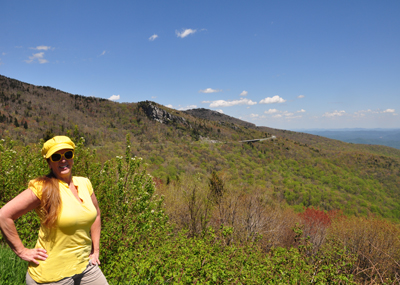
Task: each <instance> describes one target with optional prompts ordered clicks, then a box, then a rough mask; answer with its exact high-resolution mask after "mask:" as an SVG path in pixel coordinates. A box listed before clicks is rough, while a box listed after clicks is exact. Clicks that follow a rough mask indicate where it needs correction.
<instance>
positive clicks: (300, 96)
mask: <svg viewBox="0 0 400 285" xmlns="http://www.w3.org/2000/svg"><path fill="white" fill-rule="evenodd" d="M304 97H306V96H304V95H299V96H297V98H299V99H302V98H304Z"/></svg>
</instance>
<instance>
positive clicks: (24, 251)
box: [0, 136, 108, 285]
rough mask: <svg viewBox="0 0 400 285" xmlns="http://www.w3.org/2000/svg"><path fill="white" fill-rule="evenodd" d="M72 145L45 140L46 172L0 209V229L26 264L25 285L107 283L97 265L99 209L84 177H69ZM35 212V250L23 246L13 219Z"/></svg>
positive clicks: (63, 139)
mask: <svg viewBox="0 0 400 285" xmlns="http://www.w3.org/2000/svg"><path fill="white" fill-rule="evenodd" d="M74 149H75V144H74V143H73V142H72V141H71V140H70V139H69V138H68V137H66V136H56V137H54V138H52V139H50V140H48V141H47V142H46V143H45V144H44V145H43V148H42V155H43V157H44V159H46V160H47V163H48V165H49V167H50V173H49V174H48V175H46V176H44V177H40V178H37V179H35V180H32V181H30V182H29V185H28V189H26V190H25V191H23V192H22V193H21V194H19V195H18V196H17V197H15V198H14V199H13V200H11V201H10V202H8V203H7V204H6V205H4V207H3V208H1V209H0V227H1V230H2V232H3V235H4V236H5V238H6V241H7V243H8V244H9V245H10V247H11V249H12V250H13V251H14V252H15V253H16V254H17V255H18V256H19V257H20V258H22V259H23V260H26V261H28V262H29V266H28V272H27V274H26V283H27V284H28V285H30V284H41V283H46V284H75V285H76V284H81V285H84V284H91V285H92V284H93V285H94V284H96V285H97V284H99V285H100V284H108V283H107V281H106V279H105V277H104V275H103V273H102V272H101V270H100V268H99V267H98V265H99V264H100V261H99V243H100V229H101V222H100V209H99V205H98V203H97V199H96V196H95V194H94V193H93V189H92V185H91V183H90V181H89V179H87V178H84V177H76V176H72V172H71V171H72V166H73V164H74ZM33 209H35V211H36V212H37V214H38V215H39V217H40V221H41V226H40V230H39V237H38V240H37V243H36V246H35V248H33V249H28V248H25V247H24V245H23V244H22V242H21V239H20V238H19V236H18V233H17V230H16V228H15V224H14V220H15V219H17V218H18V217H20V216H22V215H24V214H25V213H27V212H29V211H31V210H33Z"/></svg>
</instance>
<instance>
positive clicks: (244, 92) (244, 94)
mask: <svg viewBox="0 0 400 285" xmlns="http://www.w3.org/2000/svg"><path fill="white" fill-rule="evenodd" d="M248 93H249V92H247V91H246V90H243V92H242V93H240V96H247V94H248Z"/></svg>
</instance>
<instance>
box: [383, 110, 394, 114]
mask: <svg viewBox="0 0 400 285" xmlns="http://www.w3.org/2000/svg"><path fill="white" fill-rule="evenodd" d="M394 112H395V110H394V109H386V110H385V111H383V113H394Z"/></svg>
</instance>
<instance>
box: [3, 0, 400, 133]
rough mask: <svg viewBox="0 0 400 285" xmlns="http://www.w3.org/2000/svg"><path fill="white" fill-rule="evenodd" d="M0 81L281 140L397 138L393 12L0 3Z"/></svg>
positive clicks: (389, 7)
mask: <svg viewBox="0 0 400 285" xmlns="http://www.w3.org/2000/svg"><path fill="white" fill-rule="evenodd" d="M1 7H2V8H1V10H2V13H1V17H0V74H2V75H5V76H7V77H11V78H15V79H17V80H21V81H24V82H27V83H31V84H35V85H43V86H51V87H54V88H57V89H60V90H63V91H66V92H69V93H72V94H79V95H84V96H95V97H101V98H107V99H110V100H115V101H116V102H138V101H144V100H152V101H155V102H157V103H159V104H162V105H165V106H169V107H171V108H174V109H192V108H208V109H212V110H217V111H220V112H223V113H224V114H227V115H230V116H233V117H236V118H240V119H242V120H245V121H249V122H252V123H255V124H256V125H259V126H268V127H273V128H280V129H289V130H290V129H300V128H353V127H361V128H377V127H380V128H400V116H399V115H398V114H399V113H400V17H399V14H400V1H398V0H392V1H391V0H388V1H368V0H365V1H357V0H352V1H348V0H346V1H320V0H318V1H278V0H275V1H234V0H229V1H218V0H213V1H208V0H202V1H174V0H168V1H166V0H164V1H152V0H148V1H57V0H52V1H19V0H16V1H5V0H3V1H1Z"/></svg>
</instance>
